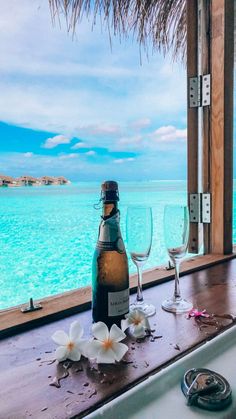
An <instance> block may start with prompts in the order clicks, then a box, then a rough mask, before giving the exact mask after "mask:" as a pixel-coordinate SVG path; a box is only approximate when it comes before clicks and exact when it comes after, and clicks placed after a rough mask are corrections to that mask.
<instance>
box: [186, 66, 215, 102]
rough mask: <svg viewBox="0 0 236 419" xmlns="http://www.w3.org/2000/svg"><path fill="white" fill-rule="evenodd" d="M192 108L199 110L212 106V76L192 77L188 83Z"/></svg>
mask: <svg viewBox="0 0 236 419" xmlns="http://www.w3.org/2000/svg"><path fill="white" fill-rule="evenodd" d="M188 98H189V107H190V108H199V107H201V106H209V105H210V104H211V75H210V74H205V75H203V76H197V77H190V78H189V83H188Z"/></svg>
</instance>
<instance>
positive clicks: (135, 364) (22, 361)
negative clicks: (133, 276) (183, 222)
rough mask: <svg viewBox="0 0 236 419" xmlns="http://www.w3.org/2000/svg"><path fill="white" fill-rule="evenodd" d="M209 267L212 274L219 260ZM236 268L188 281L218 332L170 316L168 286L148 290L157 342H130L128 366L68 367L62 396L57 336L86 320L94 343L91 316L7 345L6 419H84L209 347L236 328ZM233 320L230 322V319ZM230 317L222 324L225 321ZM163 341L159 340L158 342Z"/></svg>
mask: <svg viewBox="0 0 236 419" xmlns="http://www.w3.org/2000/svg"><path fill="white" fill-rule="evenodd" d="M207 259H208V266H209V265H212V262H213V259H211V260H210V258H207ZM235 274H236V260H228V261H227V262H226V263H218V264H217V265H214V266H211V267H207V268H205V269H201V270H198V271H196V272H194V273H191V274H188V275H184V276H183V278H181V291H182V294H183V296H184V297H185V298H187V299H189V300H191V301H192V302H193V304H194V307H198V308H199V309H204V308H205V309H206V310H207V311H208V312H209V313H215V314H220V315H221V317H219V320H218V319H217V320H218V324H217V326H216V325H208V326H206V327H204V328H199V326H198V324H197V323H196V322H195V320H194V319H189V320H188V319H187V318H186V315H177V316H176V315H174V314H171V313H167V312H165V311H163V310H162V309H161V308H160V307H161V302H162V301H163V299H164V298H166V297H167V296H169V295H171V294H172V293H173V283H171V282H166V283H163V284H161V285H158V286H153V287H150V288H148V289H146V290H144V298H145V299H150V300H151V301H152V302H153V303H154V304H155V305H156V307H157V314H156V315H155V316H153V317H151V318H150V324H151V327H152V329H155V332H153V334H154V337H153V339H152V338H151V337H148V338H146V339H145V340H143V341H140V342H136V341H134V340H132V338H131V337H129V336H128V337H127V338H126V340H125V343H126V344H127V345H128V347H129V351H128V354H127V356H126V362H120V363H118V364H116V365H99V366H98V365H96V364H94V363H89V362H88V361H87V360H86V359H82V360H81V361H80V362H78V363H74V364H72V365H70V366H69V370H68V372H69V375H68V376H66V377H64V379H63V380H62V381H61V383H60V384H61V388H55V387H51V386H50V384H51V383H52V381H53V379H54V377H56V376H62V375H66V374H65V367H63V364H58V365H57V364H56V363H54V362H53V360H54V356H55V355H54V351H55V346H56V345H55V344H54V342H53V341H52V340H51V338H50V337H51V335H52V334H53V333H54V332H55V331H56V330H58V329H64V330H68V329H69V326H70V324H71V322H72V321H74V320H76V319H77V320H79V321H80V322H81V324H82V325H83V327H84V330H85V336H84V337H85V338H88V337H89V336H90V332H89V330H90V327H91V311H90V310H87V311H84V312H81V313H80V314H77V315H74V316H71V317H70V318H65V319H61V320H57V321H56V322H53V323H49V324H47V325H43V326H41V327H37V328H35V329H34V330H31V331H30V332H24V333H21V334H19V335H17V336H15V337H10V338H6V339H2V340H1V342H0V351H1V357H0V369H1V375H0V388H1V417H4V418H18V419H20V418H22V419H23V418H28V417H33V418H41V417H42V418H43V417H50V418H60V419H64V418H68V419H69V418H75V417H77V418H81V417H85V416H86V415H87V414H88V413H90V412H92V411H93V410H95V409H96V408H97V407H99V406H102V405H103V404H104V403H105V402H107V401H109V400H111V399H113V398H115V397H116V396H118V395H119V394H121V393H123V392H125V391H126V390H128V389H129V388H131V387H133V386H134V385H135V384H137V383H139V382H141V381H143V380H144V379H145V378H147V377H148V376H150V375H152V374H154V373H156V372H158V371H159V370H161V369H162V368H164V367H165V366H167V365H169V364H171V363H173V362H174V361H175V360H177V359H179V358H180V357H182V356H183V355H185V354H186V353H188V352H190V351H192V350H193V349H194V348H196V347H197V346H199V345H201V344H202V343H203V342H205V341H206V340H210V339H212V338H213V337H214V336H215V335H217V334H219V333H221V332H222V331H224V330H225V329H227V328H228V327H231V326H232V324H233V323H234V321H233V319H234V317H235V316H236V303H235V302H236V279H235V278H236V275H235ZM228 314H231V315H232V317H230V316H225V315H228ZM222 315H223V316H222ZM155 337H156V339H155Z"/></svg>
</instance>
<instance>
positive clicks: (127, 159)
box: [113, 157, 135, 164]
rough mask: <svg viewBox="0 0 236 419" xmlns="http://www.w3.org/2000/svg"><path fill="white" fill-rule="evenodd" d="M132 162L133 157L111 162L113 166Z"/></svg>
mask: <svg viewBox="0 0 236 419" xmlns="http://www.w3.org/2000/svg"><path fill="white" fill-rule="evenodd" d="M134 160H135V158H134V157H128V158H124V159H115V160H113V162H114V163H115V164H123V163H127V162H132V161H134Z"/></svg>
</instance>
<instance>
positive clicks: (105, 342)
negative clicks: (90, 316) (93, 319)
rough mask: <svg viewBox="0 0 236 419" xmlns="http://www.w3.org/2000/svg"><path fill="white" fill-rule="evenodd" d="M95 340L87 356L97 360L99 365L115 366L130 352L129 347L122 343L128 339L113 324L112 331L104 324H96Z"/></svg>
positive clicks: (88, 349)
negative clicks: (115, 363)
mask: <svg viewBox="0 0 236 419" xmlns="http://www.w3.org/2000/svg"><path fill="white" fill-rule="evenodd" d="M92 332H93V336H94V337H95V338H96V339H93V340H92V341H90V342H89V344H88V347H87V356H88V357H89V358H92V359H96V361H97V363H98V364H113V363H114V362H115V361H120V360H121V359H122V358H123V356H124V355H125V353H126V352H127V351H128V349H129V348H128V346H127V345H125V344H124V343H120V341H121V340H123V339H124V338H126V335H125V333H124V332H122V330H121V329H120V328H119V327H118V326H117V325H116V324H113V325H112V327H111V330H110V331H109V330H108V327H107V326H106V324H105V323H103V322H98V323H95V324H94V325H93V326H92Z"/></svg>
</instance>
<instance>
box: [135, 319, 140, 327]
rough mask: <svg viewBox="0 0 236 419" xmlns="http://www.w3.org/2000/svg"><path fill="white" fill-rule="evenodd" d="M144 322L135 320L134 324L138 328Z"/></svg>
mask: <svg viewBox="0 0 236 419" xmlns="http://www.w3.org/2000/svg"><path fill="white" fill-rule="evenodd" d="M141 322H142V320H141V319H134V321H133V323H134V325H135V326H138V325H139V324H140V323H141Z"/></svg>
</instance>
